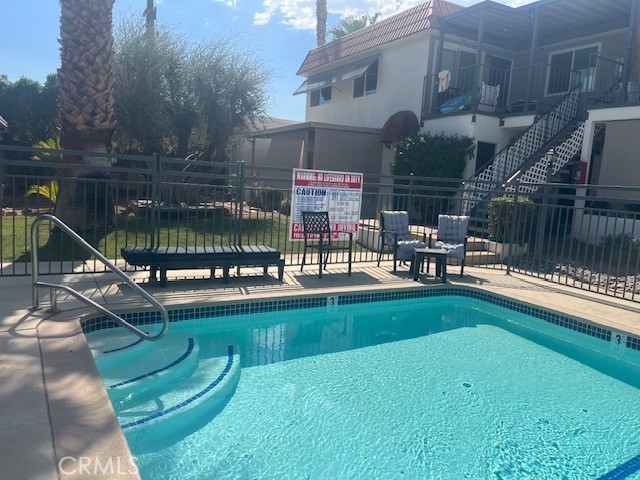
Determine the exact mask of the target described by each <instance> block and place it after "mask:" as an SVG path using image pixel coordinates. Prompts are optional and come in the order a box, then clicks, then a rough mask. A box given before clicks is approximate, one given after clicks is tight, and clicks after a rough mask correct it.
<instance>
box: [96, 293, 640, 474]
mask: <svg viewBox="0 0 640 480" xmlns="http://www.w3.org/2000/svg"><path fill="white" fill-rule="evenodd" d="M398 297H405V298H401V299H398ZM336 303H337V304H338V305H336ZM292 307H293V308H292ZM298 307H306V308H298ZM208 308H209V309H208V310H206V309H205V310H202V309H200V310H198V309H183V310H179V311H174V312H172V314H173V317H174V320H181V321H177V322H175V323H173V324H172V330H171V331H172V333H171V334H170V337H169V338H168V339H167V343H165V345H166V346H165V347H160V345H162V344H158V346H157V347H156V346H154V345H152V344H148V343H147V344H143V343H137V344H135V343H136V342H133V341H132V340H131V337H126V338H128V340H125V339H124V337H123V338H122V339H119V340H115V342H116V343H115V344H116V345H119V346H116V348H112V350H116V352H115V353H117V357H111V356H110V353H111V352H109V349H107V348H105V345H107V344H109V343H110V342H114V336H115V337H116V338H117V334H114V330H113V329H106V330H105V329H101V328H100V327H101V326H104V324H103V325H101V324H100V321H96V322H94V323H93V324H89V325H87V326H86V327H85V328H86V330H87V331H89V332H91V330H94V329H97V331H94V332H91V333H88V334H87V336H88V338H89V341H90V344H91V345H92V347H93V348H94V350H96V352H98V351H100V352H103V353H102V354H97V355H96V357H97V359H96V360H97V364H98V365H99V368H100V370H101V373H102V374H103V376H104V378H105V384H106V385H107V386H108V387H113V386H114V385H118V384H121V383H123V381H122V380H121V381H119V382H116V383H114V381H112V380H113V379H112V378H111V377H110V375H112V376H113V375H114V372H118V375H120V376H122V375H123V373H122V371H123V368H122V365H133V364H142V365H141V367H140V368H141V370H140V371H143V370H144V369H146V371H147V372H149V374H148V375H144V374H142V375H141V374H138V373H136V372H133V371H132V368H133V367H129V368H127V369H124V370H125V376H128V379H127V380H124V382H129V383H127V384H125V385H122V386H121V387H124V388H125V391H124V392H113V390H114V388H108V390H109V391H110V395H111V397H112V400H113V403H114V405H115V407H116V411H117V412H118V414H119V419H120V422H121V425H122V426H123V430H124V432H125V434H126V436H127V438H128V440H129V443H130V446H131V448H132V451H133V453H134V455H135V456H136V459H137V463H138V466H139V468H140V473H141V475H142V478H145V479H155V478H194V479H196V478H197V479H205V478H212V479H213V478H216V479H217V478H278V479H279V478H312V479H315V478H332V479H333V478H536V479H538V478H550V479H551V478H553V479H555V478H600V477H602V478H633V476H634V475H635V476H636V477H637V476H638V469H640V429H639V428H638V427H640V389H639V387H640V375H638V374H639V373H640V351H639V348H640V343H639V342H638V339H636V338H634V337H630V336H623V335H622V334H619V333H618V332H612V331H611V330H609V329H605V328H602V327H598V326H593V325H590V324H587V323H585V322H581V321H579V320H576V319H571V318H567V317H563V316H561V315H558V314H555V313H550V312H545V311H543V310H540V309H537V308H535V307H526V306H522V305H518V304H517V303H515V302H512V301H510V300H505V299H501V298H499V297H494V296H491V295H488V294H484V293H477V292H475V291H473V290H471V289H440V290H438V291H434V290H429V289H425V290H419V291H414V292H409V293H407V292H393V293H378V294H362V295H343V296H339V297H328V298H327V297H318V298H312V299H297V300H291V301H273V302H263V303H261V304H252V305H237V306H220V307H208ZM207 314H208V315H207ZM201 316H203V317H207V316H209V317H210V318H208V319H207V318H200V317H201ZM137 320H138V322H142V323H144V322H151V321H153V314H140V316H139V317H138V318H137ZM618 335H620V337H619V338H618ZM117 342H121V343H120V344H118V343H117ZM127 342H128V343H127ZM163 342H164V341H163ZM133 344H135V345H133ZM156 348H157V349H158V350H157V351H155V353H154V352H152V350H154V349H156ZM104 352H107V353H104ZM101 356H102V357H103V358H99V357H101ZM136 359H138V360H136ZM142 359H146V360H142ZM149 359H152V360H149ZM145 362H148V364H145ZM165 367H166V368H165ZM203 372H208V373H209V374H208V375H206V374H204V373H203ZM116 376H117V375H116ZM110 379H111V380H110ZM142 382H148V383H150V384H154V385H152V386H148V385H147V386H143V385H142ZM189 382H191V383H189ZM121 387H117V388H116V389H115V390H118V388H121ZM207 389H208V390H207ZM205 390H206V391H205ZM203 391H204V393H202V392H203ZM171 402H173V404H171ZM174 407H176V408H174ZM172 409H173V410H172ZM165 412H166V413H165ZM151 417H153V418H151ZM147 418H151V420H146V419H147ZM137 422H139V423H137ZM149 432H151V433H149Z"/></svg>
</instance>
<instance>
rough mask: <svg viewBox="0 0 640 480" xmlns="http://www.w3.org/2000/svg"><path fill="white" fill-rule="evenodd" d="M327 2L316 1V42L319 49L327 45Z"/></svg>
mask: <svg viewBox="0 0 640 480" xmlns="http://www.w3.org/2000/svg"><path fill="white" fill-rule="evenodd" d="M326 37H327V0H316V40H317V42H318V46H319V47H321V46H322V45H324V44H325V43H327V39H326Z"/></svg>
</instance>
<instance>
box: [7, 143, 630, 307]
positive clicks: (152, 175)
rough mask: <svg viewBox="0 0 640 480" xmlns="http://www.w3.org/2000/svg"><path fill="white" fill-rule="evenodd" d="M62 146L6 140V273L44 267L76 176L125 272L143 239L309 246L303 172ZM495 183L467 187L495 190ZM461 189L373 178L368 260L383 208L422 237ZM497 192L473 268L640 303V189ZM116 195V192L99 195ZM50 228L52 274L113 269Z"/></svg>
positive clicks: (476, 221) (474, 243) (481, 217)
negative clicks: (401, 213)
mask: <svg viewBox="0 0 640 480" xmlns="http://www.w3.org/2000/svg"><path fill="white" fill-rule="evenodd" d="M45 153H46V154H49V155H44V154H45ZM61 153H62V152H56V151H41V150H37V149H31V148H22V147H9V146H0V182H1V183H2V193H1V194H0V204H1V206H2V217H1V221H0V263H1V264H2V268H1V269H0V275H1V276H13V275H28V274H29V273H30V270H29V265H28V263H29V260H30V255H29V248H30V245H29V230H30V225H31V223H32V222H33V219H34V218H35V216H37V215H38V214H40V213H45V212H47V213H48V212H50V211H52V209H53V207H54V203H53V200H55V197H56V195H59V194H60V191H59V189H60V188H63V187H61V185H68V182H70V181H72V182H75V183H76V188H75V190H76V193H75V195H74V197H73V201H74V202H75V205H74V211H81V210H82V209H84V211H85V212H86V214H85V218H88V219H89V220H88V221H87V222H86V223H87V225H86V226H85V227H81V228H79V229H78V230H79V231H78V233H79V234H80V235H82V236H83V237H84V238H86V239H87V241H89V242H90V243H92V244H93V245H94V246H95V247H96V248H97V249H98V250H99V251H100V252H101V253H102V254H103V255H105V256H106V257H107V258H113V259H115V260H119V261H120V262H121V265H123V267H125V264H124V262H123V261H122V260H121V257H120V249H121V248H122V247H124V246H132V245H135V246H152V245H177V246H197V245H203V246H204V245H212V244H240V243H242V244H255V243H259V244H266V245H269V246H272V247H274V248H277V249H278V250H280V251H281V252H282V253H283V254H284V255H285V258H286V263H287V264H289V265H299V264H300V262H301V260H302V251H301V242H297V241H291V240H289V237H288V228H289V209H290V201H291V182H292V180H291V179H292V171H291V169H286V168H276V167H258V166H249V165H246V164H244V163H234V164H215V163H210V162H200V161H187V160H184V159H176V158H165V157H158V156H131V155H119V154H110V155H107V156H105V154H92V155H89V156H90V157H95V159H96V160H95V161H94V162H91V163H92V164H93V165H86V164H85V165H82V166H79V165H73V164H69V163H64V162H60V161H59V160H60V155H59V154H61ZM64 154H65V155H66V156H67V157H72V156H74V155H79V154H80V152H70V151H65V152H64ZM34 155H39V156H40V158H41V159H40V160H38V161H36V160H33V159H32V157H33V156H34ZM83 155H85V157H86V156H87V155H86V154H85V153H83ZM105 159H108V160H109V161H108V162H105ZM480 183H482V184H480ZM486 183H487V182H480V181H478V182H476V183H475V184H474V185H466V186H465V188H466V190H467V191H469V189H470V188H471V189H474V188H477V189H478V190H479V191H483V192H484V191H486V190H487V188H486V185H485V184H486ZM56 185H57V187H56ZM461 186H462V185H461V182H460V181H459V180H450V179H435V178H420V177H414V176H391V175H369V174H365V175H364V186H363V199H362V210H361V219H360V228H359V232H358V237H357V248H356V252H355V255H354V262H368V261H374V260H377V259H378V256H379V249H380V245H379V235H378V217H379V212H380V211H381V210H389V209H395V210H407V211H408V212H409V214H410V220H411V229H412V232H413V233H414V234H415V235H416V236H417V237H422V235H428V234H429V233H431V232H433V231H434V230H435V229H436V228H437V218H438V214H441V213H448V214H459V213H460V212H461V204H462V201H461V193H460V192H461ZM492 187H493V188H495V189H496V190H498V191H502V192H503V193H502V194H500V196H501V197H502V198H498V199H494V200H493V201H491V202H489V204H488V213H484V212H483V213H482V214H480V213H477V214H476V215H477V217H478V218H472V229H471V231H470V232H469V235H470V237H469V243H468V258H467V265H474V266H482V267H484V268H492V269H500V270H504V271H505V272H507V273H508V272H511V271H515V272H520V273H523V274H526V275H531V276H535V277H539V278H544V279H546V280H548V281H551V282H554V283H559V284H563V285H569V286H572V287H576V288H581V289H585V290H591V291H595V292H599V293H603V294H606V295H609V296H615V297H618V298H624V299H628V300H632V301H638V300H639V299H640V276H639V275H638V272H639V271H640V188H634V187H610V186H591V185H589V186H582V185H571V184H559V183H549V184H543V185H541V184H524V183H519V184H516V185H512V186H510V187H509V188H507V189H506V190H505V187H504V185H497V184H496V185H492ZM105 192H106V193H105ZM505 192H508V193H505ZM104 195H108V197H109V198H108V201H98V197H100V196H104ZM103 218H108V219H109V221H108V222H100V221H99V220H100V219H103ZM96 225H99V227H98V228H95V226H96ZM41 231H42V236H41V238H40V244H41V251H40V258H41V260H42V261H43V262H44V263H43V265H42V266H41V272H42V273H43V274H46V273H73V272H86V271H96V270H97V271H100V270H101V269H102V265H101V264H99V263H98V262H96V261H95V260H93V259H89V258H87V257H86V255H85V253H84V251H81V249H80V248H77V247H74V245H72V244H71V243H69V242H66V241H65V239H64V236H63V235H59V234H58V233H57V232H56V230H55V229H53V228H51V229H46V228H42V229H41ZM389 258H390V254H389V252H383V259H389ZM345 260H346V258H336V259H334V261H345ZM128 268H131V267H128ZM454 271H455V270H454Z"/></svg>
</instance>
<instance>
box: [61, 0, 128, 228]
mask: <svg viewBox="0 0 640 480" xmlns="http://www.w3.org/2000/svg"><path fill="white" fill-rule="evenodd" d="M113 3H114V0H89V1H87V0H84V1H83V0H60V4H61V7H62V10H61V15H60V46H61V48H60V52H61V65H60V69H59V70H58V122H59V124H60V139H61V142H62V146H63V148H64V149H67V150H68V149H72V150H81V151H86V152H104V153H106V152H109V151H110V150H111V138H112V136H113V131H114V129H115V125H116V123H115V117H114V114H113V86H114V79H115V75H114V71H113V61H114V48H113V32H112V25H111V23H112V11H113ZM64 160H65V162H70V163H80V164H85V165H86V164H92V165H100V166H104V167H105V171H106V172H108V168H107V167H108V166H109V165H110V162H109V159H108V158H105V157H98V158H96V157H95V156H92V157H89V156H83V155H81V156H70V155H66V156H65V158H64ZM78 174H79V176H80V177H83V176H84V177H85V178H89V179H93V180H92V181H85V180H84V179H83V180H82V182H79V181H74V180H72V179H71V178H66V179H63V181H62V182H61V185H60V192H59V196H58V202H57V205H56V214H57V215H58V216H59V217H60V218H61V219H62V220H63V221H64V222H65V223H67V224H68V225H70V226H71V227H72V228H74V229H79V228H81V227H82V228H86V229H89V230H93V229H95V228H97V227H98V226H101V225H104V224H105V222H106V223H110V222H111V220H112V217H113V208H112V203H111V200H110V195H109V194H108V189H107V188H105V185H106V184H107V183H106V181H105V178H106V177H107V176H108V175H106V174H95V173H87V172H85V173H84V174H83V173H82V172H80V173H78V172H75V175H78ZM66 176H67V177H70V176H72V175H70V174H69V172H68V173H67V175H66ZM96 177H98V178H100V179H101V180H99V179H97V178H96ZM94 191H99V192H101V193H100V194H99V195H92V193H93V192H94ZM98 197H102V198H98ZM93 209H95V210H96V211H98V212H100V213H99V214H98V215H97V216H96V215H95V214H94V212H93V211H89V210H93ZM94 219H95V220H97V221H94Z"/></svg>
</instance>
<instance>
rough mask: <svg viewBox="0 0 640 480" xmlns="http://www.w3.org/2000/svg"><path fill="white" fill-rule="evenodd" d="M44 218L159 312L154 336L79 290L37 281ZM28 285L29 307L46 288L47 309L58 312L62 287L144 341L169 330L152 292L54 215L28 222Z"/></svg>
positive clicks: (42, 216) (36, 304)
mask: <svg viewBox="0 0 640 480" xmlns="http://www.w3.org/2000/svg"><path fill="white" fill-rule="evenodd" d="M45 220H49V221H50V222H51V223H54V224H55V225H57V226H58V227H59V228H60V229H61V230H62V231H63V232H64V233H66V234H67V235H68V236H69V237H71V239H73V240H74V241H75V242H76V243H77V244H78V245H80V246H81V247H82V248H83V249H84V250H85V251H87V252H88V253H90V254H91V255H93V256H94V257H96V258H97V259H98V260H100V261H101V262H102V263H104V264H105V266H106V267H107V268H108V269H109V270H111V271H112V272H113V273H115V274H116V275H117V276H118V277H120V278H121V279H122V280H123V281H124V283H126V284H127V285H128V286H129V287H131V288H132V289H133V290H134V291H135V292H136V293H138V294H139V295H140V296H141V297H142V298H144V299H145V300H146V301H148V302H149V303H151V304H152V305H153V306H154V307H156V308H157V309H158V310H159V311H160V317H161V318H162V329H161V330H160V332H159V333H157V334H155V335H150V334H148V333H146V332H143V331H142V330H140V329H139V328H137V327H134V326H133V325H131V324H130V323H129V322H127V321H126V320H124V319H123V318H122V317H120V316H118V315H116V314H115V313H113V312H112V311H110V310H108V309H107V308H105V307H103V306H102V305H100V304H98V303H96V302H94V301H93V300H91V299H90V298H88V297H86V296H84V295H83V294H82V293H80V292H78V291H77V290H74V289H73V288H71V287H68V286H66V285H60V284H56V283H48V282H41V281H39V279H38V277H39V273H40V272H39V264H38V248H39V247H40V242H39V239H40V236H39V227H40V224H41V223H42V222H44V221H45ZM31 281H32V283H31V285H32V298H33V308H32V310H37V309H38V308H40V307H39V305H40V302H39V298H38V288H39V287H48V288H49V289H50V296H51V308H50V311H52V312H57V311H58V300H57V299H58V295H57V290H62V291H63V292H66V293H68V294H69V295H71V296H73V297H75V298H76V299H78V300H80V301H81V302H83V303H85V304H87V305H89V306H91V307H93V308H95V309H96V310H98V311H99V312H100V313H102V314H104V315H105V316H107V317H109V318H110V319H111V320H113V321H114V322H115V323H117V324H118V325H120V326H122V327H124V328H126V329H127V330H129V331H130V332H132V333H134V334H135V335H137V336H138V337H140V338H142V339H144V340H150V341H155V340H159V339H161V338H162V337H163V336H164V335H165V334H166V333H167V330H168V329H169V314H168V313H167V310H166V308H164V307H163V306H162V305H161V304H160V302H158V301H157V300H156V299H155V298H153V296H152V295H150V294H149V293H147V292H146V291H144V290H143V289H142V288H141V287H140V286H139V285H137V284H136V283H135V282H134V281H133V280H131V279H130V278H129V277H128V276H127V274H126V273H124V272H123V271H122V270H121V269H120V268H118V267H117V266H116V265H115V264H114V263H113V262H111V261H110V260H109V259H107V258H106V257H105V256H104V255H102V254H101V253H100V252H98V251H97V250H96V249H95V248H93V247H92V246H91V245H90V244H89V243H88V242H87V241H86V240H85V239H84V238H82V237H81V236H80V235H78V234H77V233H76V232H75V231H74V230H73V229H72V228H71V227H69V226H68V225H67V224H66V223H64V222H63V221H62V220H60V219H59V218H58V217H56V216H55V215H52V214H50V213H45V214H43V215H40V216H39V217H37V218H36V219H35V220H34V221H33V224H32V225H31Z"/></svg>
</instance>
